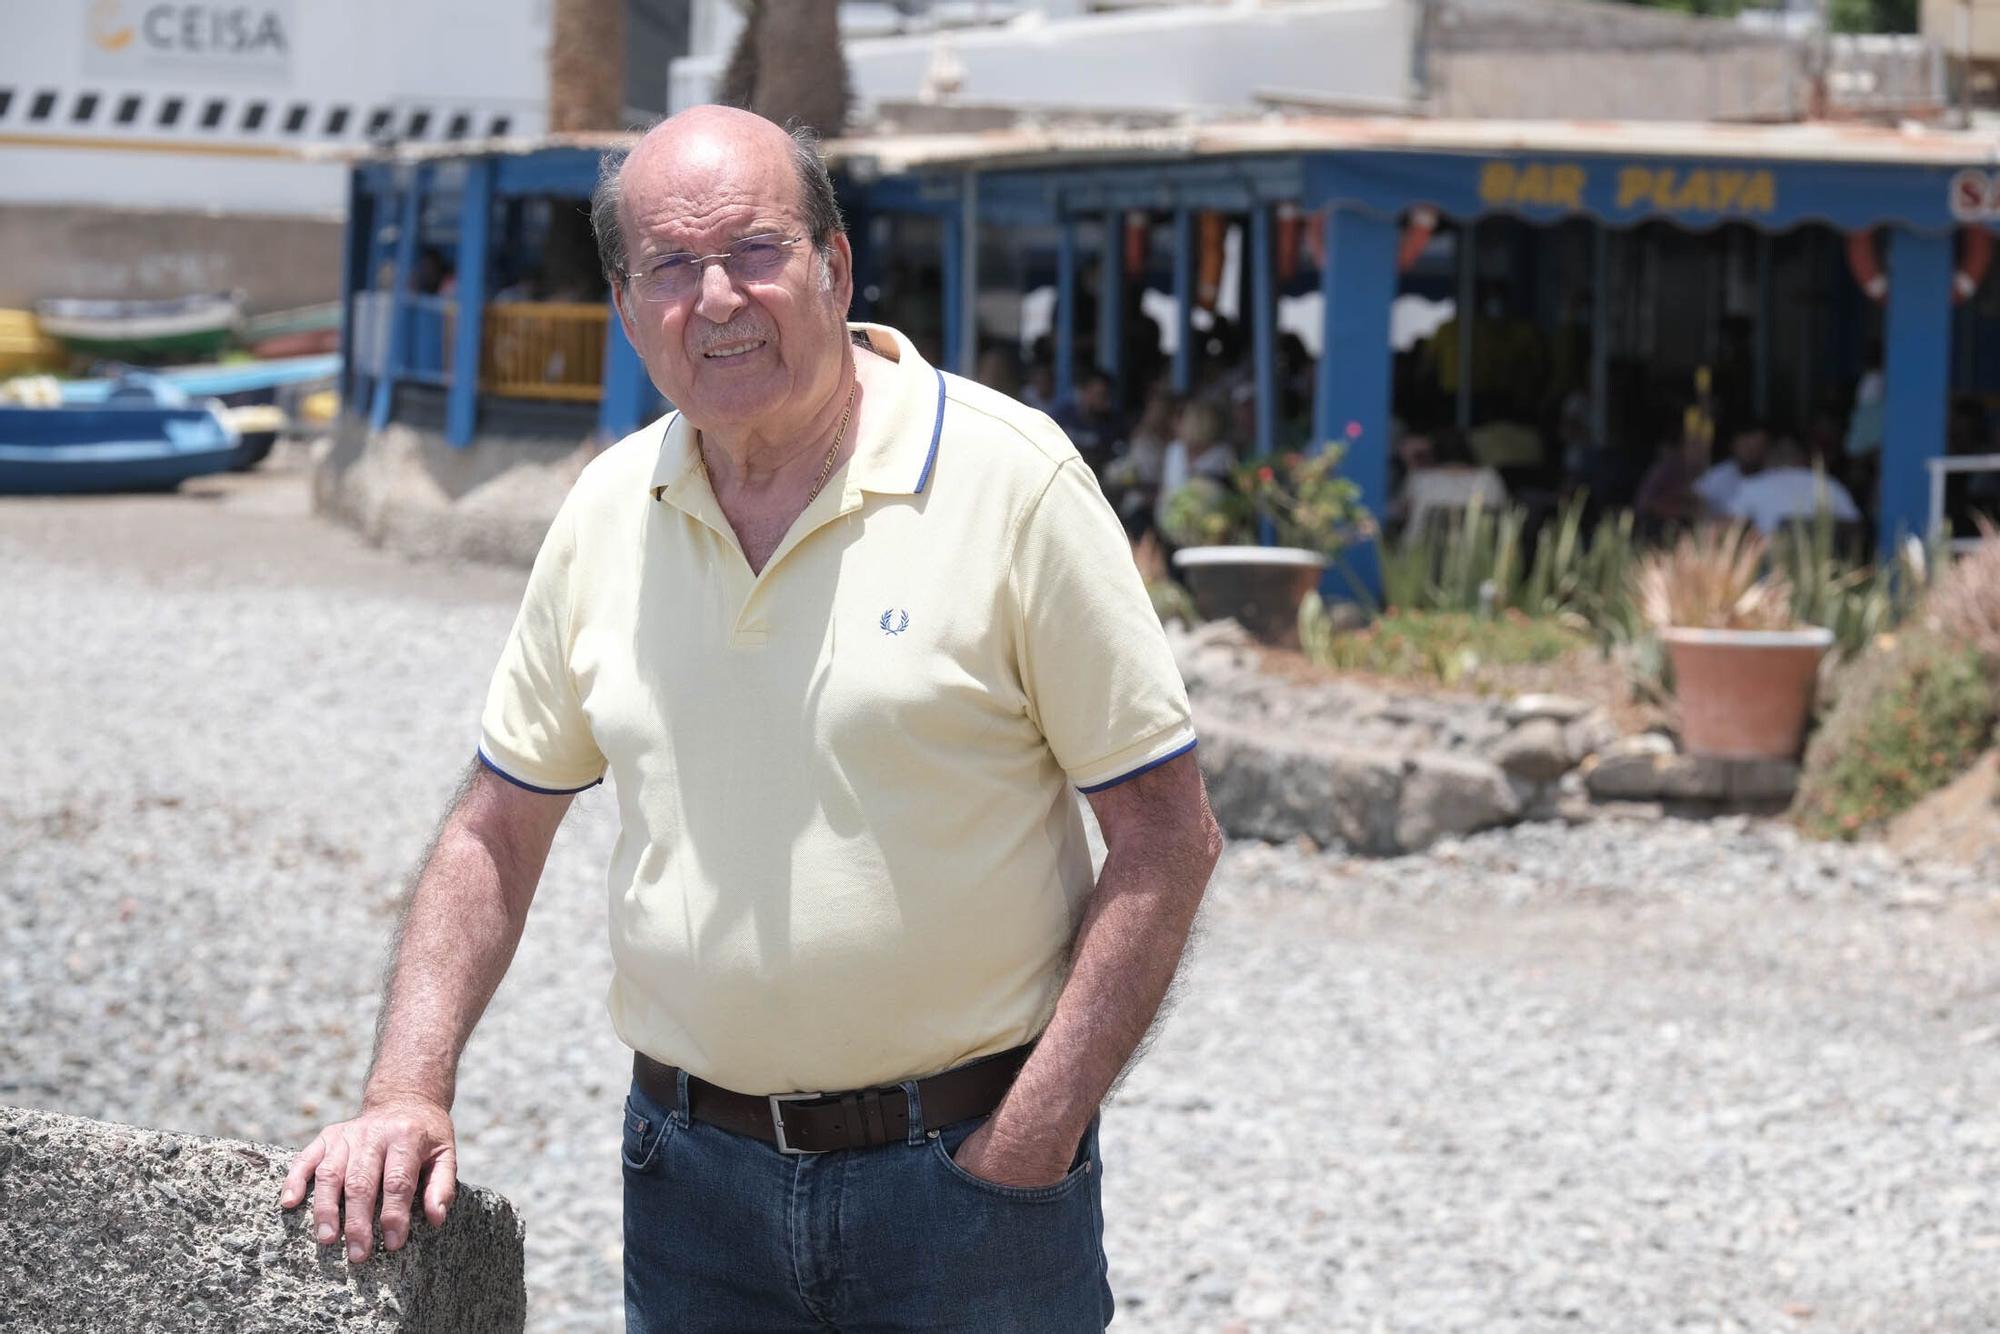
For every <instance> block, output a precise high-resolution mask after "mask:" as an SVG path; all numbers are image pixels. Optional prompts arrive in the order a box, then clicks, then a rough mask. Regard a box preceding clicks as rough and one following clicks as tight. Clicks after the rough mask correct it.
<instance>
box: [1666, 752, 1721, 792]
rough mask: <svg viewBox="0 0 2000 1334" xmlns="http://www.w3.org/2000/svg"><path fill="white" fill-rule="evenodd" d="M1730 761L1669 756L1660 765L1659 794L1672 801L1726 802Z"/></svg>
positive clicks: (1713, 758) (1694, 756) (1706, 756)
mask: <svg viewBox="0 0 2000 1334" xmlns="http://www.w3.org/2000/svg"><path fill="white" fill-rule="evenodd" d="M1729 770H1730V761H1728V760H1722V759H1716V758H1715V757H1714V756H1711V755H1670V756H1667V757H1665V758H1663V759H1662V760H1661V761H1660V762H1659V766H1658V772H1659V779H1660V795H1661V796H1662V797H1664V798H1666V799H1668V800H1670V801H1724V800H1727V799H1728V796H1729Z"/></svg>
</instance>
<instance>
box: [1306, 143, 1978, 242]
mask: <svg viewBox="0 0 2000 1334" xmlns="http://www.w3.org/2000/svg"><path fill="white" fill-rule="evenodd" d="M1306 203H1307V206H1308V207H1310V208H1314V209H1317V208H1321V207H1325V206H1327V205H1332V206H1334V207H1338V208H1352V209H1359V210H1361V211H1363V212H1373V213H1378V214H1385V215H1392V216H1393V215H1395V214H1397V213H1400V212H1401V211H1403V210H1404V209H1407V208H1410V207H1412V206H1414V205H1420V204H1421V205H1428V206H1430V207H1432V208H1435V209H1437V210H1438V211H1439V212H1441V213H1445V214H1448V215H1450V216H1453V217H1458V218H1470V217H1482V216H1488V215H1494V214H1508V215H1512V216H1515V217H1519V218H1524V219H1526V220H1528V221H1530V222H1554V221H1557V220H1559V219H1562V218H1568V217H1587V218H1593V219H1596V220H1597V221H1599V222H1603V223H1607V224H1609V225H1611V226H1631V225H1635V224H1637V223H1641V222H1647V221H1653V220H1658V221H1662V222H1671V223H1673V224H1674V225H1675V226H1678V227H1683V228H1687V229H1689V230H1692V231H1705V230H1708V229H1710V228H1713V227H1719V226H1722V225H1723V224H1725V223H1747V224H1749V225H1751V226H1754V227H1758V228H1761V229H1763V230H1765V231H1773V232H1777V231H1786V230H1789V229H1791V228H1793V227H1797V226H1801V225H1803V224H1806V223H1825V224H1827V225H1829V226H1832V227H1837V228H1839V229H1841V230H1843V231H1846V230H1853V229H1855V228H1864V227H1877V226H1885V225H1886V226H1899V227H1904V228H1907V229H1909V230H1913V231H1918V232H1925V233H1933V234H1935V233H1940V232H1945V231H1949V230H1950V229H1952V228H1954V227H1958V226H1964V225H1978V226H1991V225H1992V224H1993V223H1994V222H1995V221H1996V219H2000V172H1990V171H1987V170H1984V169H1982V168H1976V167H1950V166H1934V165H1924V166H1906V165H1901V164H1890V163H1867V162H1781V161H1758V160H1755V159H1729V158H1687V157H1666V156H1660V157H1652V156H1609V155H1604V156H1599V155H1592V154H1581V153H1579V154H1568V155H1551V154H1541V153H1499V154H1473V153H1464V154H1461V153H1407V152H1361V153H1342V154H1337V155H1336V154H1328V155H1323V156H1316V157H1314V158H1313V159H1312V160H1311V161H1309V163H1308V164H1307V168H1306Z"/></svg>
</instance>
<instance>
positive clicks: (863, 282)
mask: <svg viewBox="0 0 2000 1334" xmlns="http://www.w3.org/2000/svg"><path fill="white" fill-rule="evenodd" d="M843 203H845V205H846V212H847V244H848V248H849V254H850V256H851V263H852V270H851V274H850V276H851V277H852V278H853V280H854V295H853V297H852V298H851V299H850V300H849V302H848V306H847V318H848V319H850V320H859V321H861V322H863V323H868V322H871V321H873V319H874V318H875V314H874V312H875V304H874V303H873V302H872V301H870V300H869V299H868V288H869V287H870V286H871V285H872V284H873V283H874V281H875V273H876V271H877V267H878V265H877V257H876V254H875V215H874V214H873V213H871V212H870V211H869V209H868V204H867V201H866V199H865V197H863V196H860V195H859V194H858V192H854V191H849V192H847V194H846V198H845V199H844V200H843ZM611 318H612V322H613V323H616V322H617V318H618V312H617V311H615V310H614V311H612V312H611ZM610 364H611V363H610V362H609V360H607V361H606V362H605V367H606V374H609V368H610Z"/></svg>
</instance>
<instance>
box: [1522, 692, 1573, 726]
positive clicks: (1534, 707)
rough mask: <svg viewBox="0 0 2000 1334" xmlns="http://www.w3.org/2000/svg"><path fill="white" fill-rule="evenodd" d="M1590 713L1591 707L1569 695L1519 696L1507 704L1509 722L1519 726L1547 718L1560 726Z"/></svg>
mask: <svg viewBox="0 0 2000 1334" xmlns="http://www.w3.org/2000/svg"><path fill="white" fill-rule="evenodd" d="M1589 712H1590V705H1588V704H1586V703H1585V702H1584V701H1582V700H1580V699H1575V698H1573V697H1571V696H1569V695H1519V696H1516V697H1515V698H1514V699H1513V700H1510V701H1509V702H1508V704H1507V721H1508V722H1510V723H1516V724H1519V723H1525V722H1533V721H1534V720H1536V719H1540V718H1546V719H1548V720H1549V721H1551V722H1554V723H1556V724H1558V725H1560V724H1563V723H1572V722H1575V721H1576V720H1577V719H1579V718H1581V717H1583V716H1584V715H1585V714H1587V713H1589Z"/></svg>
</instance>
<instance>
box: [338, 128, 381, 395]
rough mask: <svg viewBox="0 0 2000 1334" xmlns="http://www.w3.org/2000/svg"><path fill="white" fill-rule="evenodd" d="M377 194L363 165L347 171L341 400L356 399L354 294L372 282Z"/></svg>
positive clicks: (341, 274)
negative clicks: (370, 269)
mask: <svg viewBox="0 0 2000 1334" xmlns="http://www.w3.org/2000/svg"><path fill="white" fill-rule="evenodd" d="M374 234H375V196H374V195H373V194H371V193H370V192H369V190H368V186H367V184H366V182H365V181H364V179H363V177H362V173H361V169H360V168H359V167H353V168H350V169H349V170H348V173H347V230H346V232H345V233H344V234H343V236H342V237H341V248H340V404H341V410H342V411H346V410H347V408H349V407H350V406H351V405H352V404H353V403H354V393H355V370H354V298H355V296H356V295H357V294H358V293H360V291H361V290H362V289H363V288H365V287H366V286H367V285H368V282H369V274H368V257H369V256H370V255H372V254H373V253H374V250H375V247H374V241H373V238H374Z"/></svg>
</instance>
